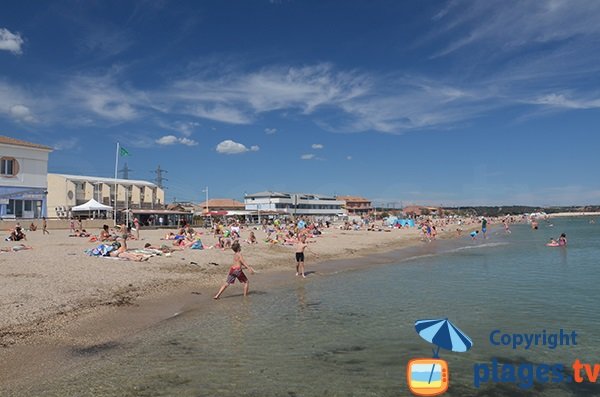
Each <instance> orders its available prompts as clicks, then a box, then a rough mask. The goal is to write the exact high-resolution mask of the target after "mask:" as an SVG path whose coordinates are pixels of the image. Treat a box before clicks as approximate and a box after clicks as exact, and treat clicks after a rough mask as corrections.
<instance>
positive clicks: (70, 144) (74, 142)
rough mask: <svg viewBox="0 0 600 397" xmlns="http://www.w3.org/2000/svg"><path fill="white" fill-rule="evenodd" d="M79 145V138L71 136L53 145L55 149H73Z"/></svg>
mask: <svg viewBox="0 0 600 397" xmlns="http://www.w3.org/2000/svg"><path fill="white" fill-rule="evenodd" d="M78 145H79V139H77V138H71V139H61V140H58V141H56V142H55V143H54V144H53V145H52V147H53V148H54V150H71V149H75V148H76V147H77V146H78Z"/></svg>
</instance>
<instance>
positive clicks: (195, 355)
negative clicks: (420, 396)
mask: <svg viewBox="0 0 600 397" xmlns="http://www.w3.org/2000/svg"><path fill="white" fill-rule="evenodd" d="M552 222H553V223H554V227H549V224H548V223H542V224H541V228H540V230H538V231H533V230H531V229H529V228H528V227H527V226H525V225H519V226H513V228H512V231H513V232H512V234H510V235H506V234H505V233H504V232H503V231H502V230H500V229H498V230H496V229H494V230H493V231H492V235H491V236H490V238H489V239H487V240H481V239H480V240H478V241H475V242H472V241H470V238H468V237H466V238H464V239H460V240H457V241H450V242H448V241H445V242H434V243H432V244H430V245H429V246H428V247H425V248H423V249H421V250H420V252H418V254H419V255H418V257H417V258H412V259H408V258H406V256H407V255H408V251H401V252H400V253H397V254H395V255H396V258H395V261H394V262H395V263H394V264H389V265H382V266H376V267H369V268H364V269H360V270H350V271H339V272H333V273H323V272H319V268H318V267H317V269H316V270H317V273H313V274H311V275H310V276H309V278H308V279H307V280H292V281H291V282H290V283H289V284H287V285H284V286H279V287H274V288H267V287H265V286H263V287H260V288H259V289H258V290H256V291H254V293H253V294H252V296H251V297H249V298H248V299H245V300H244V299H243V298H242V297H241V296H239V294H240V291H241V289H240V288H239V287H238V286H237V285H236V286H235V287H237V288H230V289H228V290H227V291H226V292H225V294H224V298H223V299H222V300H221V301H219V302H217V303H215V304H214V305H213V306H212V308H211V309H209V310H208V311H207V310H190V311H188V312H186V313H182V314H180V315H178V316H175V317H173V318H171V319H169V320H165V321H164V322H162V323H161V324H159V325H157V326H156V327H154V328H153V329H152V330H149V331H148V332H144V333H141V334H140V335H139V336H137V337H135V338H129V339H127V340H125V341H123V342H120V343H114V344H107V345H103V346H95V347H90V348H87V349H73V351H71V352H70V354H72V356H73V357H74V358H77V359H81V358H82V357H83V358H85V361H84V362H85V365H81V366H78V367H77V368H76V369H73V370H72V371H70V373H69V375H67V376H63V377H60V378H56V379H53V380H51V381H44V382H43V383H37V382H32V383H31V384H30V385H29V386H28V387H27V389H26V390H25V389H22V390H16V391H9V392H7V393H5V394H7V395H11V394H12V395H28V396H30V395H45V396H408V395H410V393H409V391H408V389H407V386H406V375H405V374H406V365H407V362H408V361H409V360H410V359H411V358H419V357H431V353H432V351H431V347H432V345H430V344H429V343H427V342H426V341H424V340H422V339H421V338H420V337H419V336H418V335H417V333H416V332H415V330H414V322H415V321H416V320H418V319H424V318H446V317H447V318H449V319H450V320H451V321H452V322H453V323H454V324H455V325H457V326H458V327H459V328H460V329H462V330H463V331H464V332H465V333H467V334H468V335H469V336H470V337H471V339H472V340H473V342H474V346H473V348H472V349H471V350H470V351H469V352H467V353H453V352H448V351H442V352H440V355H441V358H443V359H445V360H447V361H448V364H449V368H450V389H449V391H448V393H447V395H450V396H595V395H598V396H600V387H598V386H597V385H596V384H574V383H570V384H566V383H565V384H563V383H560V384H552V383H546V384H540V383H537V384H535V385H534V386H533V387H532V388H530V389H521V388H519V387H517V386H515V385H514V384H506V383H504V384H500V383H496V384H494V383H486V384H483V385H482V386H481V387H480V388H475V386H474V384H473V377H474V365H475V364H476V363H489V362H490V361H491V359H492V358H493V357H495V358H498V359H499V360H500V361H502V362H513V363H516V365H519V364H521V363H535V364H540V363H564V364H566V365H570V363H571V362H572V361H573V360H574V359H576V358H579V359H581V360H582V361H586V362H592V363H594V362H596V361H597V362H600V344H599V343H598V342H600V318H599V317H598V316H597V307H598V304H597V301H598V298H597V291H598V287H597V286H598V282H599V281H600V267H599V265H600V263H599V262H600V261H599V258H600V224H590V223H589V222H588V218H581V219H560V220H553V221H552ZM561 232H565V233H567V236H568V238H569V247H568V248H566V249H564V248H548V247H545V246H544V243H545V242H547V240H548V239H549V237H555V238H556V237H558V235H559V234H560V233H561ZM414 254H415V252H412V253H411V255H414ZM291 277H293V276H291ZM561 328H562V329H564V330H565V331H566V332H571V331H573V330H575V331H576V332H577V334H578V340H577V342H578V345H577V346H568V347H565V346H563V347H557V348H556V349H550V348H548V347H547V346H537V347H533V348H532V349H530V350H523V349H519V350H513V349H511V348H508V347H505V346H492V345H491V344H490V343H489V335H490V332H491V331H492V330H494V329H501V330H502V331H503V332H508V333H513V332H519V333H539V332H542V331H543V330H547V332H548V333H550V332H557V331H558V330H559V329H561Z"/></svg>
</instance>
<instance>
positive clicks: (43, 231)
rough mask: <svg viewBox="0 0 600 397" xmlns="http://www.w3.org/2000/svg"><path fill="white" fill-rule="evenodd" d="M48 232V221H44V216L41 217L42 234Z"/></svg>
mask: <svg viewBox="0 0 600 397" xmlns="http://www.w3.org/2000/svg"><path fill="white" fill-rule="evenodd" d="M44 234H50V232H49V231H48V222H47V221H46V217H43V218H42V235H44Z"/></svg>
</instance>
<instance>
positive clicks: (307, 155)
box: [300, 153, 315, 160]
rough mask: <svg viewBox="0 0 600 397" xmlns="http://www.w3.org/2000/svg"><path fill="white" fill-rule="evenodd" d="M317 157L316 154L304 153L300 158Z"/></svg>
mask: <svg viewBox="0 0 600 397" xmlns="http://www.w3.org/2000/svg"><path fill="white" fill-rule="evenodd" d="M314 158H315V155H314V154H312V153H311V154H303V155H302V156H300V159H302V160H312V159H314Z"/></svg>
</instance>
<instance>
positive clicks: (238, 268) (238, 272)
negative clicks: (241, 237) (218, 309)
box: [213, 241, 254, 299]
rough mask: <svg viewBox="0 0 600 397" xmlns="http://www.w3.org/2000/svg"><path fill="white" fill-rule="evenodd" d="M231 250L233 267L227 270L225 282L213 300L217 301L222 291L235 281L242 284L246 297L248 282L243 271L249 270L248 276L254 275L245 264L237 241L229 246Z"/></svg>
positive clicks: (250, 267)
mask: <svg viewBox="0 0 600 397" xmlns="http://www.w3.org/2000/svg"><path fill="white" fill-rule="evenodd" d="M231 249H232V250H233V252H234V254H233V266H231V267H230V268H229V274H228V275H227V281H225V284H223V286H222V287H221V289H220V290H219V292H217V294H216V295H215V296H214V297H213V299H219V297H221V294H222V293H223V291H225V290H226V289H227V287H229V286H230V285H231V284H233V283H235V280H236V279H237V280H238V281H239V282H240V283H242V284H244V296H248V290H249V289H250V282H249V281H248V278H247V277H246V275H245V274H244V270H243V269H248V270H250V274H254V269H253V268H252V266H250V265H249V264H248V262H246V260H245V259H244V257H243V256H242V247H241V246H240V243H239V241H235V242H234V243H233V244H232V245H231Z"/></svg>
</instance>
